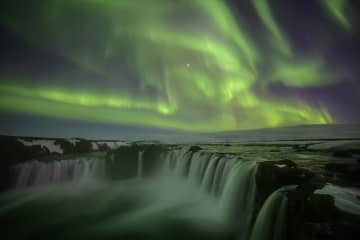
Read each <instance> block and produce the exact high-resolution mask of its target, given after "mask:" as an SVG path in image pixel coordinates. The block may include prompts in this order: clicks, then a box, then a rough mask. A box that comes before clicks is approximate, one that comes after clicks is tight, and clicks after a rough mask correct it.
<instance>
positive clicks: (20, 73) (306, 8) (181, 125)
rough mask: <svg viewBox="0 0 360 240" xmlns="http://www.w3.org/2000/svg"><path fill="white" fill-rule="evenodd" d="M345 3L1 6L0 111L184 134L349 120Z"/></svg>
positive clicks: (351, 11)
mask: <svg viewBox="0 0 360 240" xmlns="http://www.w3.org/2000/svg"><path fill="white" fill-rule="evenodd" d="M354 2H355V3H354ZM355 5H356V1H346V0H311V1H295V0H292V1H288V0H283V1H279V0H278V1H270V0H249V1H236V0H232V1H230V0H229V1H225V0H206V1H205V0H176V1H175V0H32V1H20V0H13V1H2V2H1V3H0V13H1V14H0V30H1V35H0V37H1V41H2V44H1V50H2V57H1V62H0V111H1V112H6V113H7V114H9V113H10V114H18V113H26V114H29V115H32V116H45V117H50V118H56V119H64V120H67V119H71V120H77V121H84V122H96V123H101V124H119V125H123V124H125V125H127V124H130V125H135V126H144V127H155V128H165V129H177V130H186V131H194V132H202V131H205V132H210V131H222V130H235V129H253V128H263V127H277V126H287V125H300V124H327V123H338V122H359V120H360V114H359V112H358V111H357V112H355V111H356V109H357V107H356V106H359V105H360V94H359V93H360V83H359V79H358V76H359V75H358V73H359V72H358V71H359V70H358V68H357V67H356V66H357V64H359V62H360V61H359V59H360V58H359V54H360V53H359V51H357V50H359V47H358V46H357V45H358V42H360V41H359V40H360V38H359V31H358V25H359V24H358V22H359V19H358V13H359V12H358V10H357V9H356V6H355ZM347 93H349V95H348V94H347Z"/></svg>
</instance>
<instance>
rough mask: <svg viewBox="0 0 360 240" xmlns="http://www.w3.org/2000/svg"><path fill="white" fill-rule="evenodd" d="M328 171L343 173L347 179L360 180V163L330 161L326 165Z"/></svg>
mask: <svg viewBox="0 0 360 240" xmlns="http://www.w3.org/2000/svg"><path fill="white" fill-rule="evenodd" d="M325 169H326V170H328V171H332V172H336V173H341V174H342V177H343V178H345V179H346V180H351V181H360V164H359V163H357V162H354V163H328V164H326V165H325Z"/></svg>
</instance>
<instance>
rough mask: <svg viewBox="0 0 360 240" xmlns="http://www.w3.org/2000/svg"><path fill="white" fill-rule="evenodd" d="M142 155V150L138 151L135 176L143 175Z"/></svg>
mask: <svg viewBox="0 0 360 240" xmlns="http://www.w3.org/2000/svg"><path fill="white" fill-rule="evenodd" d="M143 155H144V151H139V156H138V162H137V178H142V175H143Z"/></svg>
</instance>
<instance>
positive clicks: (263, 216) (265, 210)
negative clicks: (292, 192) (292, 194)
mask: <svg viewBox="0 0 360 240" xmlns="http://www.w3.org/2000/svg"><path fill="white" fill-rule="evenodd" d="M294 187H295V186H285V187H283V188H280V189H278V190H277V191H275V192H273V193H272V194H271V195H270V196H269V197H268V198H267V199H266V201H265V203H264V204H263V206H262V208H261V210H260V212H259V214H258V216H257V218H256V221H255V224H254V227H253V229H252V234H251V238H250V240H283V239H286V232H285V229H286V214H287V201H288V199H287V195H286V191H287V190H289V189H292V188H294Z"/></svg>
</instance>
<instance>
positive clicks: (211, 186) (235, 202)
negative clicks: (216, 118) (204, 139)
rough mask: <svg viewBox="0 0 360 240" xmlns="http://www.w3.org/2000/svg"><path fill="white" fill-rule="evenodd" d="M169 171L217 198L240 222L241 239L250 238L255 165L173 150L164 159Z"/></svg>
mask: <svg viewBox="0 0 360 240" xmlns="http://www.w3.org/2000/svg"><path fill="white" fill-rule="evenodd" d="M163 157H164V162H165V168H166V169H167V170H170V171H172V172H173V173H175V174H176V175H178V176H180V177H183V178H185V179H187V180H188V181H190V182H192V183H193V184H195V185H198V186H199V187H200V189H202V190H203V191H204V192H206V193H209V194H211V195H213V196H214V197H216V198H217V199H218V201H219V204H220V207H221V208H222V211H223V212H224V213H225V214H226V215H227V216H228V218H229V219H230V221H235V222H237V225H238V226H239V235H240V239H247V238H248V237H249V235H250V229H251V224H252V220H253V212H254V202H255V195H256V171H257V163H256V162H255V161H245V160H243V159H241V158H239V157H238V156H235V155H226V154H219V153H212V152H202V151H197V152H195V153H193V152H191V151H188V149H187V148H183V149H180V150H173V151H170V152H168V153H166V154H165V155H164V156H163Z"/></svg>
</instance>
